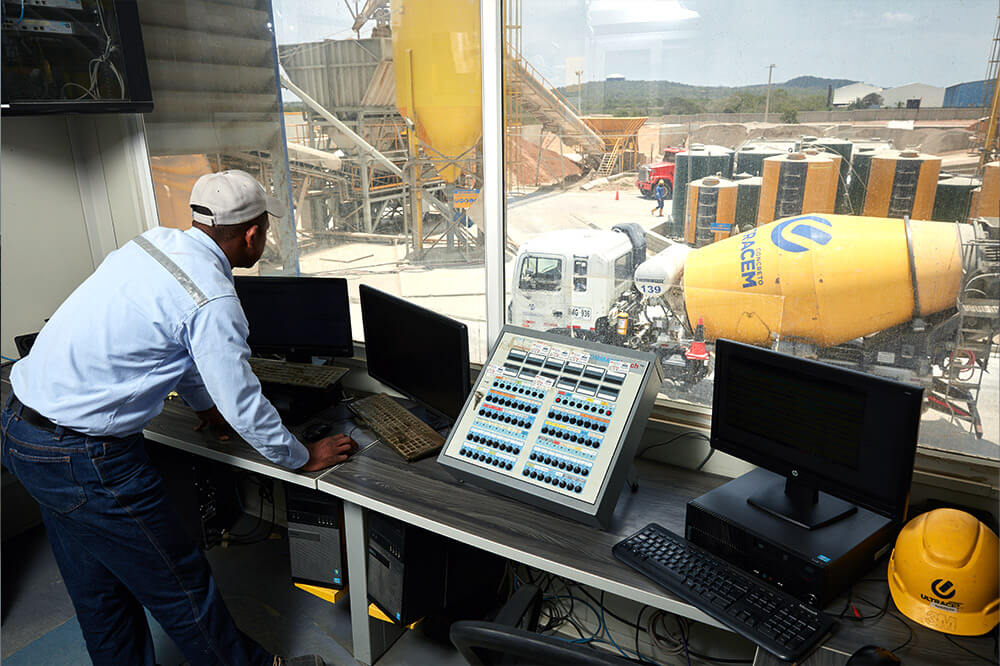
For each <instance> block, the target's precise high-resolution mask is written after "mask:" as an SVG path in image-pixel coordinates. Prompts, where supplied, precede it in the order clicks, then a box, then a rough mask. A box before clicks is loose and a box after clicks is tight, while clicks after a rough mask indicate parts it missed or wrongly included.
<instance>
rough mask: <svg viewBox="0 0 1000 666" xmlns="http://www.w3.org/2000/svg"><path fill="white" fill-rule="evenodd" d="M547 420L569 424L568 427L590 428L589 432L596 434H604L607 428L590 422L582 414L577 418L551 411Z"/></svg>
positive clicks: (595, 422) (601, 424)
mask: <svg viewBox="0 0 1000 666" xmlns="http://www.w3.org/2000/svg"><path fill="white" fill-rule="evenodd" d="M549 418H550V419H555V420H556V421H562V422H563V423H569V424H570V425H579V426H580V427H581V428H590V429H591V430H597V431H598V432H605V431H606V430H607V429H608V427H607V426H606V425H604V424H603V423H598V422H597V421H591V420H590V419H588V418H587V417H586V416H584V415H583V414H580V415H579V416H577V415H575V414H567V413H565V412H557V411H555V410H553V411H550V412H549Z"/></svg>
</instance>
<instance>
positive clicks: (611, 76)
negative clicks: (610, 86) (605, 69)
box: [604, 74, 625, 81]
mask: <svg viewBox="0 0 1000 666" xmlns="http://www.w3.org/2000/svg"><path fill="white" fill-rule="evenodd" d="M604 80H605V81H624V80H625V75H624V74H608V76H607V78H606V79H604Z"/></svg>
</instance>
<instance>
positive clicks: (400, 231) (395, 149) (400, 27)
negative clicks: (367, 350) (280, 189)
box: [273, 0, 487, 361]
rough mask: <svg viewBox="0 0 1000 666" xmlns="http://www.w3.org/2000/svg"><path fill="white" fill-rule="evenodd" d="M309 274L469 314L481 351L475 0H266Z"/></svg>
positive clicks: (478, 355) (357, 323)
mask: <svg viewBox="0 0 1000 666" xmlns="http://www.w3.org/2000/svg"><path fill="white" fill-rule="evenodd" d="M273 6H274V15H275V29H276V34H277V43H278V60H279V63H280V76H281V85H282V87H283V99H284V118H285V121H284V122H285V134H286V136H287V148H288V156H289V166H290V172H291V183H292V199H293V201H294V206H295V210H296V228H295V233H296V237H297V239H298V248H299V256H300V264H299V265H300V268H301V272H302V274H303V275H313V276H331V277H343V278H346V279H347V280H348V283H349V285H350V293H351V299H352V302H353V307H354V309H355V311H354V312H353V322H354V328H355V337H356V338H357V339H359V340H360V339H361V338H362V328H361V317H360V311H359V310H358V291H357V286H358V284H361V283H364V284H368V285H371V286H373V287H375V288H377V289H382V290H384V291H388V292H390V293H393V294H396V295H398V296H402V297H404V298H407V299H409V300H411V301H413V302H414V303H416V304H418V305H421V306H424V307H428V308H431V309H433V310H435V311H437V312H440V313H442V314H445V315H448V316H450V317H453V318H455V319H457V320H460V321H462V322H464V323H465V324H466V325H467V326H468V327H469V338H470V346H471V358H472V360H474V361H479V360H482V359H483V358H484V356H485V353H486V345H487V340H486V306H485V302H486V297H485V270H484V264H483V256H484V254H483V249H484V248H483V245H484V238H485V237H484V228H483V214H482V210H483V208H482V203H481V201H480V199H479V193H480V189H481V187H482V157H481V136H482V98H481V91H482V88H481V83H480V81H481V63H480V38H479V35H480V28H479V24H480V17H479V3H478V2H475V1H470V0H451V1H449V2H444V3H441V2H437V3H429V2H420V1H418V0H393V1H392V2H391V3H390V2H389V1H388V0H384V1H382V2H367V3H363V2H362V3H356V2H347V3H339V2H337V3H334V2H326V3H319V2H314V1H312V0H274V1H273Z"/></svg>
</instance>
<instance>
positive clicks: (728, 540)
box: [685, 468, 899, 608]
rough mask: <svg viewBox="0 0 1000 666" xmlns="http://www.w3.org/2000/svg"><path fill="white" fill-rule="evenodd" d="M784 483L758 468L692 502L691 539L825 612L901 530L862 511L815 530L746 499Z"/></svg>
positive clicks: (689, 506) (688, 521) (688, 523)
mask: <svg viewBox="0 0 1000 666" xmlns="http://www.w3.org/2000/svg"><path fill="white" fill-rule="evenodd" d="M782 481H783V480H782V479H781V477H779V476H778V475H776V474H774V473H772V472H769V471H767V470H765V469H763V468H757V469H755V470H753V471H751V472H748V473H746V474H744V475H743V476H741V477H738V478H736V479H733V480H732V481H730V482H728V483H725V484H723V485H721V486H719V487H718V488H716V489H714V490H711V491H709V492H707V493H705V494H704V495H702V496H701V497H698V498H697V499H693V500H691V501H690V502H688V504H687V515H686V518H685V536H686V537H687V539H688V541H690V542H691V543H693V544H695V545H698V546H701V547H702V548H704V549H705V550H707V551H709V552H711V553H713V554H715V555H717V556H719V557H721V558H722V559H724V560H727V561H728V562H730V563H732V564H734V565H736V566H737V567H740V568H741V569H743V570H744V571H746V572H747V573H749V574H752V575H753V576H756V577H759V578H760V579H761V580H763V581H765V582H768V583H770V584H772V585H775V586H777V587H780V588H782V589H783V590H785V591H786V592H788V593H789V594H791V595H793V596H795V597H798V598H799V599H802V600H803V601H805V602H807V603H810V604H812V605H814V606H816V607H817V608H822V607H824V606H825V605H826V604H828V603H829V602H830V601H832V600H833V599H835V598H836V597H837V596H838V595H839V594H841V593H842V592H844V591H845V590H846V589H847V588H848V587H850V586H851V585H852V584H853V583H854V582H856V581H857V580H858V579H859V578H861V577H862V576H863V575H865V574H866V573H867V572H869V571H871V569H872V567H874V566H875V563H876V562H877V561H878V560H879V559H880V558H882V557H883V556H884V555H885V554H887V553H888V552H889V550H890V548H891V547H892V543H893V539H894V538H895V536H896V533H897V531H898V529H899V526H898V524H897V523H896V522H895V521H893V520H892V519H891V518H889V517H887V516H883V515H881V514H878V513H875V512H873V511H869V510H868V509H865V508H864V507H858V508H857V511H855V512H854V513H852V514H850V515H848V516H846V517H845V518H843V519H841V520H838V521H836V522H834V523H832V524H829V525H826V526H824V527H820V528H818V529H813V530H808V529H804V528H802V527H799V526H797V525H793V524H792V523H789V522H788V521H785V520H782V519H781V518H777V517H775V516H773V515H771V514H770V513H767V512H765V511H762V510H761V509H758V508H757V507H755V506H753V505H751V504H749V503H748V502H747V498H748V497H751V496H753V495H755V494H756V492H757V491H758V490H759V489H760V488H762V487H766V486H769V485H773V484H774V483H780V482H782Z"/></svg>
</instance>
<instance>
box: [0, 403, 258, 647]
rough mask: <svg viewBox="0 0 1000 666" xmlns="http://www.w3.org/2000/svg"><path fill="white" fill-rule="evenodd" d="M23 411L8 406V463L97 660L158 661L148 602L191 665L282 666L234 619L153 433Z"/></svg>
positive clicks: (4, 431)
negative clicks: (83, 428)
mask: <svg viewBox="0 0 1000 666" xmlns="http://www.w3.org/2000/svg"><path fill="white" fill-rule="evenodd" d="M20 411H21V410H20V408H16V409H13V410H12V409H11V408H10V407H9V405H8V407H7V408H5V409H4V410H3V416H2V420H0V426H2V439H0V445H2V459H0V462H2V463H3V466H4V467H6V468H7V469H8V470H9V471H10V472H11V473H13V474H14V476H16V477H17V478H18V479H19V480H20V481H21V483H22V484H23V485H24V487H25V488H26V489H27V490H28V492H29V493H30V494H31V495H32V497H34V498H35V499H36V500H38V503H39V504H40V505H41V511H42V519H43V520H44V521H45V529H46V531H47V532H48V535H49V541H50V542H51V543H52V550H53V552H54V553H55V557H56V561H57V562H58V564H59V569H60V571H61V572H62V575H63V579H64V580H65V582H66V587H67V589H68V590H69V594H70V597H71V598H72V599H73V605H74V606H75V607H76V613H77V618H78V620H79V622H80V626H81V627H82V629H83V635H84V638H85V639H86V642H87V650H88V652H89V653H90V657H91V659H93V661H94V664H96V665H97V666H104V665H105V664H107V665H108V666H112V665H114V666H122V665H125V664H128V665H131V664H136V665H139V664H141V665H143V666H154V664H155V663H156V662H155V659H154V655H153V641H152V637H151V635H150V631H149V625H148V624H147V622H146V615H145V613H144V612H143V607H144V606H145V607H146V608H148V609H149V611H150V613H151V614H152V615H153V617H154V618H156V621H157V622H159V623H160V624H161V625H162V626H163V628H164V629H165V630H166V632H167V633H168V634H169V635H170V637H171V638H173V640H174V641H175V642H176V643H177V645H178V647H180V649H181V651H182V652H183V653H184V656H185V657H186V658H187V660H188V662H189V663H190V664H191V666H199V665H201V664H226V665H227V666H228V665H232V666H237V665H243V664H250V665H258V664H267V665H270V664H271V663H272V661H273V658H272V656H271V655H269V654H268V653H267V652H266V651H265V650H264V649H263V648H262V647H260V646H259V645H257V644H256V643H255V642H253V641H252V640H250V639H249V638H248V637H247V636H245V635H244V634H243V633H242V632H240V630H239V629H237V627H236V625H235V623H234V622H233V618H232V616H230V614H229V611H228V610H227V609H226V606H225V603H224V602H223V599H222V595H221V594H220V593H219V590H218V588H217V587H216V585H215V579H214V578H213V577H212V572H211V570H210V569H209V566H208V562H207V561H206V560H205V557H204V555H203V554H202V553H201V551H199V550H198V548H197V546H195V544H194V543H193V542H192V541H191V538H190V537H189V536H188V534H187V532H185V530H184V527H183V525H182V524H181V522H180V518H179V516H178V515H177V514H176V512H175V511H174V510H173V509H172V507H171V506H170V504H169V503H168V501H167V497H166V494H165V492H164V486H163V480H162V478H161V477H160V474H159V473H158V472H157V471H156V469H155V468H153V467H152V465H151V464H150V462H149V459H148V458H147V456H146V449H145V443H144V441H143V437H142V435H141V434H137V435H134V436H131V437H126V438H110V439H109V438H100V437H82V436H80V435H74V434H70V433H66V432H64V431H63V430H62V429H61V428H57V429H56V431H55V432H54V433H53V432H49V431H47V430H44V429H41V428H37V427H35V426H33V425H31V424H29V423H26V422H25V421H24V420H22V419H21V417H20V415H19V414H20Z"/></svg>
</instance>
